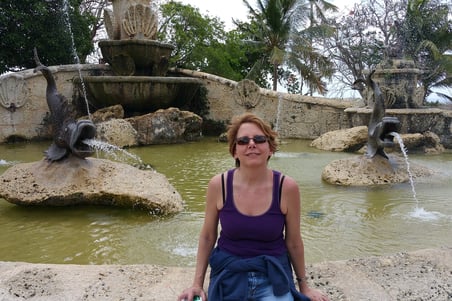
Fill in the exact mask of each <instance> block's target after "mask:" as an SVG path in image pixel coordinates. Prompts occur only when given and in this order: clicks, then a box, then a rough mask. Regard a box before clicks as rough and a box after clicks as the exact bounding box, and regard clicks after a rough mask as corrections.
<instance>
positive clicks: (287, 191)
mask: <svg viewBox="0 0 452 301" xmlns="http://www.w3.org/2000/svg"><path fill="white" fill-rule="evenodd" d="M300 207H301V196H300V190H299V188H298V184H297V183H296V182H295V180H293V179H292V178H290V177H288V176H286V179H285V181H284V183H283V188H282V196H281V210H282V212H283V213H285V214H286V231H285V235H286V236H285V239H286V246H287V250H288V252H289V256H290V261H291V263H292V267H293V270H294V272H295V276H296V278H297V282H298V286H299V289H300V292H301V293H303V294H304V295H306V296H307V297H309V298H310V299H311V300H312V301H317V300H322V301H323V300H325V301H326V300H328V297H326V295H324V294H323V293H322V292H320V291H318V290H315V289H311V288H309V286H308V284H307V282H306V280H307V279H306V263H305V258H304V244H303V239H302V237H301V232H300V220H301V218H300V214H301V209H300Z"/></svg>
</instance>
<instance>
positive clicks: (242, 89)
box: [235, 79, 261, 109]
mask: <svg viewBox="0 0 452 301" xmlns="http://www.w3.org/2000/svg"><path fill="white" fill-rule="evenodd" d="M236 91H237V95H238V97H237V98H236V99H235V101H236V103H237V104H239V105H241V106H243V107H245V108H246V109H252V108H255V107H256V106H257V105H258V104H259V101H260V99H261V95H260V87H259V86H258V85H257V84H256V83H255V82H254V81H252V80H249V79H244V80H241V81H240V82H238V84H237V87H236Z"/></svg>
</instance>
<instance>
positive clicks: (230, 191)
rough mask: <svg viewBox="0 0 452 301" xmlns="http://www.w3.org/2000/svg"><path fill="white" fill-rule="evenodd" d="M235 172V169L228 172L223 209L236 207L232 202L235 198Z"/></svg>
mask: <svg viewBox="0 0 452 301" xmlns="http://www.w3.org/2000/svg"><path fill="white" fill-rule="evenodd" d="M234 172H235V168H233V169H230V170H228V172H227V175H228V177H227V179H226V198H223V207H231V208H232V207H234V205H233V202H232V196H233V187H232V183H233V179H234Z"/></svg>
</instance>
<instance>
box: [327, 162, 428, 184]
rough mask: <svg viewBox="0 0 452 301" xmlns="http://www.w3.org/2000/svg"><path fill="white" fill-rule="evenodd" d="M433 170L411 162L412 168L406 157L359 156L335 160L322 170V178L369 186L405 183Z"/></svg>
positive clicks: (330, 181) (340, 182) (335, 181)
mask: <svg viewBox="0 0 452 301" xmlns="http://www.w3.org/2000/svg"><path fill="white" fill-rule="evenodd" d="M432 173H433V171H432V170H430V169H428V168H426V167H423V166H419V165H416V164H414V163H410V169H409V170H408V166H407V164H406V161H405V159H404V158H401V157H398V156H394V155H390V156H389V160H388V159H386V158H384V157H382V156H379V155H377V156H375V157H373V158H367V157H366V156H364V155H363V156H357V157H353V158H347V159H339V160H334V161H332V162H331V163H329V164H328V165H327V166H325V168H324V169H323V172H322V180H324V181H325V182H327V183H329V184H334V185H343V186H368V185H381V184H393V183H404V182H408V181H409V180H410V176H412V177H413V178H418V177H425V176H428V175H431V174H432Z"/></svg>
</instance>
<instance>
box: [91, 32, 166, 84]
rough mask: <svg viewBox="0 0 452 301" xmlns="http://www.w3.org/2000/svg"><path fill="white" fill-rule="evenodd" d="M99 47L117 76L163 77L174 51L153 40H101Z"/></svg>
mask: <svg viewBox="0 0 452 301" xmlns="http://www.w3.org/2000/svg"><path fill="white" fill-rule="evenodd" d="M99 47H100V49H101V51H102V56H103V59H104V60H105V61H106V62H107V63H109V64H110V65H111V66H112V69H113V71H114V72H115V74H116V75H118V76H124V75H135V76H164V75H165V74H166V71H167V68H168V59H169V58H170V56H171V52H172V51H173V49H174V46H173V45H171V44H165V43H161V42H159V41H154V40H102V41H99Z"/></svg>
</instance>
